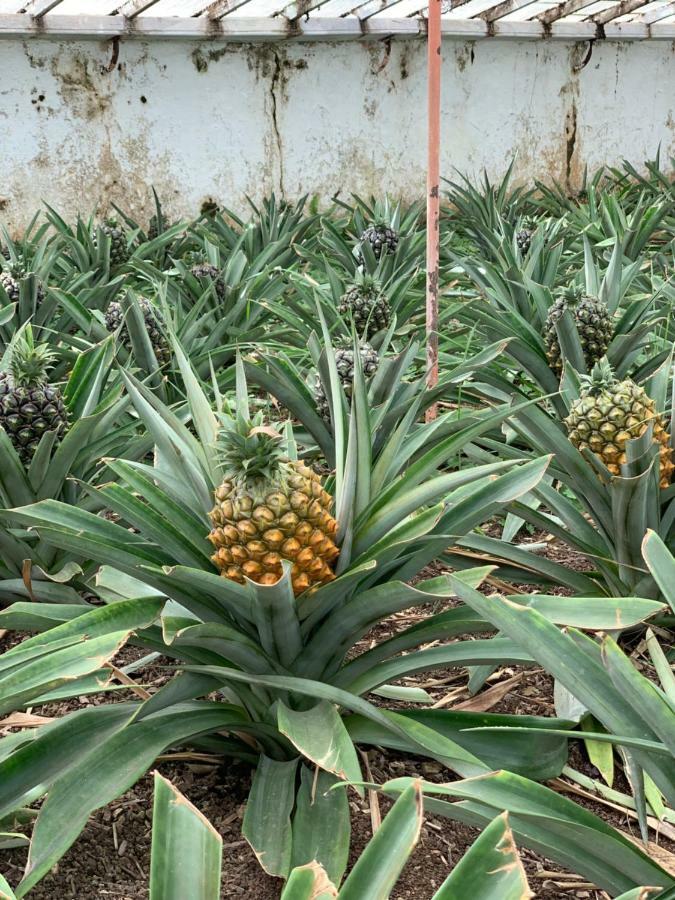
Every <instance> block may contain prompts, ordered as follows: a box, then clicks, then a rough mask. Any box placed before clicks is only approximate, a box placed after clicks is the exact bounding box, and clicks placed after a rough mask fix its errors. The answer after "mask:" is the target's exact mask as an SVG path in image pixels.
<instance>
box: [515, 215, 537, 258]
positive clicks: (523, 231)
mask: <svg viewBox="0 0 675 900" xmlns="http://www.w3.org/2000/svg"><path fill="white" fill-rule="evenodd" d="M534 229H535V226H534V224H533V223H532V222H531V221H530V219H524V220H523V222H522V224H521V227H520V228H519V230H518V231H517V232H516V244H517V245H518V249H519V250H520V252H521V254H522V255H523V256H525V255H526V254H527V251H528V250H529V249H530V245H531V244H532V232H533V231H534Z"/></svg>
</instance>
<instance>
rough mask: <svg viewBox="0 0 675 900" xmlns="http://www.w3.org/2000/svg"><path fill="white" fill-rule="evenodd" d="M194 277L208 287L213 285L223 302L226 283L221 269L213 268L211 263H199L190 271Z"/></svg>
mask: <svg viewBox="0 0 675 900" xmlns="http://www.w3.org/2000/svg"><path fill="white" fill-rule="evenodd" d="M190 272H191V273H192V275H193V276H194V277H195V278H197V279H198V280H199V281H201V282H203V283H204V284H206V285H211V284H213V286H214V288H215V291H216V295H217V296H218V299H219V300H222V299H223V297H224V296H225V282H224V281H223V278H222V276H221V274H220V269H218V267H217V266H212V265H211V264H210V263H205V262H202V263H197V264H196V265H194V266H192V268H191V269H190Z"/></svg>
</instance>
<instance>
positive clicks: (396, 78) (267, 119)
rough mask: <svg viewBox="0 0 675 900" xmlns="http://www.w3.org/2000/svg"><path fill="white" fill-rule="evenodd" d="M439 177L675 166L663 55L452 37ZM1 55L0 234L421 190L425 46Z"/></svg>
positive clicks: (567, 174)
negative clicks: (40, 221) (68, 219)
mask: <svg viewBox="0 0 675 900" xmlns="http://www.w3.org/2000/svg"><path fill="white" fill-rule="evenodd" d="M443 51H444V59H443V79H444V83H443V101H442V103H443V113H442V139H443V149H442V167H443V172H444V174H445V175H451V174H452V172H453V168H457V169H459V170H461V171H464V172H467V173H470V174H474V175H475V174H478V173H480V171H481V169H482V168H483V167H486V168H487V170H488V172H489V174H490V175H491V176H492V177H494V178H496V177H499V176H500V175H501V174H502V173H503V172H504V170H505V169H506V167H507V165H508V163H509V161H510V160H511V158H512V156H513V154H514V153H515V154H516V155H517V165H516V175H517V177H519V178H531V177H538V178H543V179H552V178H555V179H557V180H558V181H560V182H562V183H563V184H567V185H568V186H569V187H570V188H572V189H573V188H574V187H575V186H577V185H578V183H579V180H580V177H581V174H582V172H583V168H584V166H586V165H588V166H589V167H591V168H593V167H596V166H599V165H601V164H603V163H608V164H617V163H620V161H621V160H622V159H624V158H626V159H629V160H631V161H632V162H633V163H635V164H640V163H641V162H642V161H643V160H644V159H646V158H650V157H652V156H653V155H654V153H655V151H656V149H657V146H658V145H659V144H661V149H662V154H663V155H664V157H665V158H667V157H668V155H669V154H673V153H675V46H674V45H673V44H671V43H668V42H657V41H645V42H635V43H630V42H622V43H596V44H595V45H594V46H593V47H592V52H591V53H590V57H589V56H588V52H589V46H588V45H587V44H573V43H558V42H552V41H551V42H541V41H539V42H524V41H523V42H516V41H507V40H484V41H477V42H473V43H465V42H460V41H454V40H448V41H446V42H445V43H444V46H443ZM115 57H116V52H115V48H114V46H113V45H112V44H111V43H97V42H95V41H82V42H56V41H49V40H45V39H41V40H29V41H23V42H22V41H18V40H5V41H1V42H0V221H2V222H3V223H5V224H8V225H9V226H10V228H12V229H13V230H15V229H17V228H20V227H21V226H22V225H23V224H24V223H25V222H27V221H28V219H29V218H30V217H31V216H32V214H33V212H34V211H35V209H36V208H37V207H38V205H39V204H40V202H41V201H43V200H44V201H47V202H48V203H50V204H52V205H54V206H56V207H57V209H59V210H60V211H61V212H62V213H63V214H65V215H67V216H72V215H73V214H74V213H75V212H77V211H78V210H79V211H81V212H83V213H88V212H90V211H91V210H92V209H93V208H94V207H95V206H97V205H98V206H99V207H100V208H103V209H105V208H106V207H107V205H108V204H109V203H110V201H115V202H117V203H119V204H120V205H122V206H123V207H125V208H128V209H129V210H130V211H131V212H132V213H134V214H136V215H139V216H143V215H145V214H147V212H148V211H149V209H150V208H151V200H150V185H152V184H154V185H155V187H156V188H157V190H158V192H159V194H160V196H161V197H162V198H163V200H164V203H165V205H166V208H167V211H169V212H171V213H172V214H190V213H193V212H195V211H196V210H197V209H199V207H200V205H201V204H202V203H203V202H204V201H205V200H206V199H207V198H213V199H215V200H217V201H219V202H223V203H225V204H226V205H229V206H230V207H231V208H235V209H237V208H244V206H245V203H244V201H243V197H244V194H249V195H250V196H252V197H253V198H256V199H258V200H259V199H260V198H261V197H262V196H264V195H265V194H267V193H268V192H270V191H271V190H275V191H277V192H283V193H285V194H286V195H287V196H288V197H290V198H293V197H297V196H299V195H300V194H303V193H309V194H310V195H314V194H316V195H318V196H319V197H320V198H328V197H330V196H331V195H332V194H334V193H335V192H336V191H342V192H344V193H349V192H350V191H356V192H359V193H362V194H368V193H370V192H374V193H377V194H382V193H384V192H385V191H389V192H391V193H394V194H403V195H404V196H406V197H407V198H411V199H412V198H416V197H418V196H420V195H421V193H422V191H423V189H424V164H425V143H426V136H425V120H426V105H425V60H426V57H425V46H424V43H423V42H421V41H399V42H373V43H367V42H356V41H355V42H343V43H315V44H307V43H305V44H293V43H289V44H263V45H256V46H241V45H233V44H229V45H225V44H206V43H201V44H190V43H183V42H169V41H155V42H152V43H141V42H134V41H126V42H122V43H121V44H120V46H119V48H118V56H117V58H115Z"/></svg>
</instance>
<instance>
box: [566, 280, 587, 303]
mask: <svg viewBox="0 0 675 900" xmlns="http://www.w3.org/2000/svg"><path fill="white" fill-rule="evenodd" d="M562 296H563V299H564V300H565V302H566V303H567V305H568V306H575V305H576V304H577V303H579V301H580V300H581V299H582V298H583V297H584V290H583V288H582V287H580V286H579V285H578V284H570V285H568V286H567V287H566V288H565V290H564V291H563V292H562Z"/></svg>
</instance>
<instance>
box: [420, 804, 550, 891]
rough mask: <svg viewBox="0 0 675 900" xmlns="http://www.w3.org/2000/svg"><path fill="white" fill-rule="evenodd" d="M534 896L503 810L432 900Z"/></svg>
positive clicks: (475, 842)
mask: <svg viewBox="0 0 675 900" xmlns="http://www.w3.org/2000/svg"><path fill="white" fill-rule="evenodd" d="M532 896H533V894H532V892H531V891H530V889H529V885H528V883H527V877H526V875H525V870H524V869H523V864H522V863H521V861H520V857H519V856H518V851H517V850H516V845H515V843H514V840H513V835H512V833H511V829H510V828H509V817H508V814H507V813H502V815H501V816H497V818H496V819H494V820H493V821H492V822H490V824H489V825H488V826H487V828H485V829H484V830H483V832H482V834H481V835H480V837H479V838H477V839H476V841H474V843H473V844H472V846H471V847H470V848H469V850H468V851H467V852H466V853H465V854H464V856H463V857H462V858H461V859H460V861H459V862H458V863H457V865H456V866H455V868H454V869H453V871H452V873H451V874H450V875H449V876H448V877H447V879H446V880H445V881H444V882H443V884H442V886H441V888H440V890H438V891H437V892H436V893H435V894H434V896H433V900H456V898H460V897H467V898H468V897H471V900H527V898H528V897H532Z"/></svg>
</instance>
